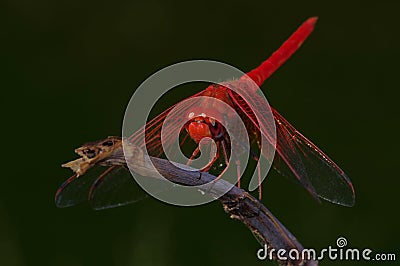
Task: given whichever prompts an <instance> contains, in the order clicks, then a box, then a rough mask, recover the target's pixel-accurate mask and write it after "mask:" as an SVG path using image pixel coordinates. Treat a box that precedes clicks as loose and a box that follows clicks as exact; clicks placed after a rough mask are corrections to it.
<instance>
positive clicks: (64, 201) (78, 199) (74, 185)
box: [55, 166, 114, 208]
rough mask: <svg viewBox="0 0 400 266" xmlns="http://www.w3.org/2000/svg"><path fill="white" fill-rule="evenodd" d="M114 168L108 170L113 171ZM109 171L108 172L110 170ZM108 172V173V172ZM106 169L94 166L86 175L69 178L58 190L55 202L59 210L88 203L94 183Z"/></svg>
mask: <svg viewBox="0 0 400 266" xmlns="http://www.w3.org/2000/svg"><path fill="white" fill-rule="evenodd" d="M113 168H114V166H111V167H109V168H108V169H113ZM108 169H107V170H108ZM107 170H106V171H107ZM104 172H105V170H104V167H101V166H94V167H93V168H92V169H90V170H89V171H88V172H87V173H86V174H85V175H83V176H79V177H77V175H76V174H74V175H73V176H71V177H70V178H68V179H67V180H66V181H65V182H64V183H62V184H61V186H60V187H59V188H58V190H57V192H56V195H55V202H56V205H57V207H58V208H66V207H70V206H74V205H77V204H80V203H82V202H86V201H87V200H88V194H89V190H90V188H91V186H92V184H93V183H94V181H95V180H96V179H97V178H98V176H100V175H101V174H102V173H104Z"/></svg>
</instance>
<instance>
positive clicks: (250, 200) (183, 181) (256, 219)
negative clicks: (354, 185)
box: [106, 146, 318, 265]
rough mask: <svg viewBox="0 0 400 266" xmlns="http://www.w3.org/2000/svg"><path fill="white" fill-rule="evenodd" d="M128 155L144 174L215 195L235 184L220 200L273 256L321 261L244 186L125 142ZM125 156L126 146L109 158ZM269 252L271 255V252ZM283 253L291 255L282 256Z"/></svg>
mask: <svg viewBox="0 0 400 266" xmlns="http://www.w3.org/2000/svg"><path fill="white" fill-rule="evenodd" d="M125 155H126V156H127V157H126V158H130V159H129V161H128V165H129V166H130V167H131V169H134V170H135V171H137V172H139V174H141V175H144V176H149V177H155V178H157V176H160V174H161V175H162V176H163V177H164V178H166V179H168V180H169V181H171V182H174V183H176V184H180V185H186V186H200V185H205V190H204V192H206V193H209V194H211V195H212V196H216V195H221V191H226V190H227V189H226V188H227V187H231V189H230V190H229V191H228V192H227V193H225V194H224V195H223V196H221V197H220V198H218V200H219V201H220V202H221V203H222V205H223V207H224V210H225V212H227V213H228V214H230V217H231V218H233V219H237V220H239V221H241V222H242V223H243V224H244V225H246V226H247V227H248V228H249V230H250V231H251V232H252V233H253V234H254V235H255V237H256V239H257V240H258V241H259V242H260V244H261V245H262V246H264V247H265V245H266V246H267V247H268V249H269V251H272V249H274V250H275V252H273V253H272V255H273V259H275V260H277V261H278V262H279V264H281V265H318V262H317V261H314V260H303V259H301V258H302V257H301V254H302V251H303V249H304V248H303V246H302V245H301V244H300V243H299V242H298V241H297V239H296V238H295V237H294V236H293V235H292V234H291V233H290V232H289V231H288V230H287V229H286V228H285V227H284V226H283V225H282V224H281V223H280V222H279V221H278V219H277V218H275V216H274V215H273V214H272V213H271V212H270V211H269V210H268V209H267V208H266V207H265V206H264V205H263V204H262V203H261V202H260V201H259V200H257V199H256V198H254V197H253V196H252V195H250V194H249V193H247V192H246V191H244V190H243V189H240V188H238V187H236V186H233V187H232V184H230V183H229V182H228V181H226V180H223V179H219V180H218V181H216V182H213V181H215V179H216V177H215V176H213V175H211V174H209V173H207V172H201V173H200V172H198V171H189V170H187V166H184V165H182V167H177V166H176V165H177V164H176V163H174V164H172V163H171V162H169V161H168V160H164V159H160V158H155V157H147V156H144V155H143V153H142V151H141V150H140V149H139V148H136V147H131V148H129V149H128V150H127V147H126V146H125ZM122 157H123V152H122V148H119V149H117V150H115V152H114V153H113V154H112V155H111V156H110V158H109V159H108V160H111V161H112V160H118V161H119V162H120V161H121V158H122ZM106 160H107V159H106ZM150 162H151V163H152V164H151V163H150ZM153 165H154V167H153ZM154 168H155V169H156V170H155V169H154ZM156 172H157V173H156ZM207 185H208V187H207ZM280 249H282V250H285V251H286V253H285V254H280V255H281V258H280V257H279V256H277V251H278V250H280ZM290 250H297V251H298V253H299V254H300V257H299V258H300V259H298V260H296V259H294V260H292V259H289V258H288V257H289V256H288V252H289V251H290ZM265 255H268V256H269V254H265ZM283 256H284V257H287V258H288V259H286V260H285V259H282V257H283Z"/></svg>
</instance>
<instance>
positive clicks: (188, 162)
mask: <svg viewBox="0 0 400 266" xmlns="http://www.w3.org/2000/svg"><path fill="white" fill-rule="evenodd" d="M199 152H200V148H199V146H197V148H196V149H195V150H194V151H193V153H192V156H190V158H189V160H188V161H187V163H186V165H187V166H189V165H190V164H191V163H192V161H193V160H194V158H195V157H196V156H197V154H199Z"/></svg>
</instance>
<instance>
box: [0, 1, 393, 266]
mask: <svg viewBox="0 0 400 266" xmlns="http://www.w3.org/2000/svg"><path fill="white" fill-rule="evenodd" d="M375 2H376V3H375ZM391 2H392V3H391V4H390V3H389V1H388V3H385V1H373V4H368V3H366V2H365V1H330V2H327V1H307V2H305V1H293V2H292V3H288V2H286V1H241V2H232V1H220V2H218V3H214V2H202V1H196V2H193V3H191V4H188V1H181V2H175V3H167V1H165V2H161V1H153V0H150V1H146V3H140V1H120V2H111V1H100V2H99V1H91V2H89V1H50V0H47V1H45V0H39V1H23V0H21V1H14V0H6V1H2V3H1V4H0V38H1V44H0V45H1V51H0V62H1V63H0V67H1V69H0V71H1V81H0V82H1V92H2V96H1V110H2V113H1V114H2V115H1V120H2V121H1V124H2V130H1V131H2V173H1V184H0V265H68V266H69V265H71V266H72V265H77V266H79V265H188V264H191V265H228V264H229V265H265V264H266V262H259V261H258V260H257V259H256V255H255V254H256V250H257V249H258V243H257V242H256V241H255V239H254V238H253V236H252V235H251V233H250V232H249V231H248V230H247V229H246V228H245V227H244V226H243V225H242V224H240V223H239V222H237V221H233V220H231V219H229V217H228V216H227V215H226V214H225V213H224V211H223V210H222V208H221V206H220V204H219V203H217V202H215V203H212V204H208V205H206V206H201V207H196V208H182V207H174V206H170V205H166V204H163V203H161V202H158V201H156V200H153V199H150V200H145V201H141V202H140V203H137V204H134V205H131V206H128V207H124V208H117V209H113V210H108V211H102V212H95V211H92V210H91V209H89V208H88V206H86V205H84V206H80V207H74V208H70V209H57V208H56V207H55V205H54V202H53V197H54V193H55V191H56V189H57V187H58V185H59V184H61V182H63V180H65V179H66V178H67V177H68V176H70V175H71V172H70V171H68V170H66V169H62V168H61V167H60V165H61V164H62V163H64V162H66V161H69V160H71V159H74V158H76V157H75V155H74V153H73V149H74V148H76V147H78V146H79V145H80V144H82V143H84V142H87V141H91V140H97V139H101V138H104V137H106V136H108V135H120V131H121V123H122V118H123V114H124V110H125V107H126V104H127V102H128V100H129V99H130V97H131V95H132V93H133V91H134V89H135V88H136V87H137V86H138V85H139V84H140V83H141V82H142V81H144V80H145V79H146V78H147V77H148V76H149V75H151V74H153V73H154V72H156V71H157V70H159V69H161V68H162V67H165V66H168V65H170V64H173V63H176V62H180V61H183V60H191V59H212V60H218V61H222V62H225V63H228V64H231V65H233V66H236V67H238V68H240V69H242V70H243V71H248V70H250V69H252V68H254V67H255V66H257V65H258V64H259V63H260V62H262V61H263V60H264V59H266V58H267V57H268V56H269V55H270V53H271V52H273V51H274V49H276V48H278V47H279V45H280V44H281V43H282V42H283V41H284V40H285V38H287V37H288V36H289V35H290V34H291V33H292V32H293V31H294V30H295V29H296V28H297V27H298V26H299V25H300V24H301V23H302V22H303V21H304V20H305V19H306V18H308V17H310V16H316V15H317V16H319V17H320V20H319V22H318V24H317V27H316V30H315V32H314V33H313V34H312V36H311V37H310V39H309V40H307V42H306V43H305V45H304V46H303V47H302V48H301V50H300V51H299V52H298V53H297V54H296V55H295V56H293V58H291V59H290V60H289V62H288V63H287V64H285V65H284V66H283V67H282V68H281V69H280V70H279V71H278V72H277V73H276V74H275V75H274V76H273V77H272V78H271V79H270V80H269V81H268V83H267V84H266V85H264V86H263V87H262V88H263V90H264V92H265V93H266V96H267V97H268V99H269V101H270V103H271V104H272V105H273V106H274V107H275V108H276V109H278V110H279V111H280V112H281V113H282V114H283V115H284V116H285V117H286V118H287V119H288V120H289V121H291V122H293V124H294V125H295V126H296V127H297V128H298V129H299V130H300V131H301V132H302V133H304V134H305V135H306V136H308V137H309V138H310V139H312V140H313V141H314V142H315V143H316V144H317V145H318V146H319V147H321V148H322V149H323V150H324V151H326V152H327V153H328V154H329V155H330V156H331V157H332V158H333V159H334V160H335V161H336V162H337V163H338V164H339V165H340V166H341V167H343V169H344V170H345V171H346V172H347V173H348V175H349V176H350V178H351V179H352V181H353V183H354V186H355V189H356V205H355V207H353V208H346V207H340V206H335V205H333V204H329V203H325V202H324V203H323V204H322V205H318V204H317V203H316V202H314V201H313V200H312V199H311V197H309V195H308V194H307V193H306V192H305V191H304V190H303V189H301V188H300V187H298V186H295V185H292V183H291V182H290V181H288V180H287V179H285V178H283V177H281V176H279V175H278V174H276V173H271V174H270V176H269V178H268V180H267V182H266V183H265V184H264V191H265V193H264V203H265V204H266V206H267V207H268V208H269V209H270V210H271V211H272V212H273V213H274V214H275V215H276V216H277V217H278V218H279V219H280V220H281V221H282V223H283V224H285V225H286V226H287V228H289V230H290V231H291V232H292V233H293V234H294V235H296V237H297V238H298V239H299V240H300V242H301V243H302V244H303V245H304V246H306V247H313V248H317V249H320V248H324V247H327V246H328V245H332V246H335V241H336V239H337V237H339V236H345V237H346V238H347V239H348V242H349V246H350V247H359V248H366V247H368V248H371V249H373V250H374V251H375V252H386V253H393V252H395V253H397V256H399V253H398V250H399V246H400V245H399V237H400V234H399V230H400V229H399V219H398V218H397V216H398V210H399V209H398V205H397V203H398V202H399V200H398V194H399V193H398V190H399V185H400V182H399V173H398V166H399V153H398V147H399V145H398V134H399V129H400V127H399V123H398V115H399V112H398V111H397V110H398V109H397V108H398V96H399V93H398V91H399V86H398V83H399V82H398V80H399V79H398V77H399V59H400V58H399V51H400V49H399V47H400V46H399V45H400V43H399V34H398V33H399V29H398V28H399V22H398V21H399V20H398V16H399V15H398V11H399V7H400V6H399V5H396V4H393V3H395V2H396V1H391ZM191 93H192V92H188V93H187V95H190V94H191ZM193 93H194V91H193ZM184 96H186V95H180V96H179V95H178V96H177V97H184ZM177 97H175V98H172V99H171V100H174V101H175V100H176V99H177ZM172 103H173V101H171V104H172ZM336 263H337V262H336ZM333 264H334V263H333V262H330V261H324V262H323V263H321V265H333ZM341 264H344V263H341ZM346 264H347V265H351V264H354V263H353V262H349V263H346ZM384 264H385V263H379V265H384ZM394 264H395V263H391V265H394Z"/></svg>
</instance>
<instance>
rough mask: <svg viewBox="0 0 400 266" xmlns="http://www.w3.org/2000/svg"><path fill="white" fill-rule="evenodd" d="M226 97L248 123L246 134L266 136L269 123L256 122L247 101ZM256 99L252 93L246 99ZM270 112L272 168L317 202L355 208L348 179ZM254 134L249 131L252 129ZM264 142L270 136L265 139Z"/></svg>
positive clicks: (301, 136)
mask: <svg viewBox="0 0 400 266" xmlns="http://www.w3.org/2000/svg"><path fill="white" fill-rule="evenodd" d="M229 95H230V97H231V98H232V101H233V102H234V103H235V105H236V106H237V108H238V109H239V110H241V111H242V112H243V113H244V114H245V115H246V117H247V119H248V121H250V124H251V125H249V129H250V132H249V135H252V134H253V135H254V134H255V135H257V134H264V135H266V134H269V133H268V132H269V131H270V128H272V127H271V125H268V121H257V118H256V116H255V115H254V113H253V111H252V110H251V108H250V107H249V105H248V104H247V102H246V101H245V100H244V99H243V98H242V97H240V96H239V95H238V94H236V93H235V92H233V91H229ZM248 98H249V99H252V100H253V101H254V103H253V106H257V102H258V101H257V98H256V97H253V96H252V95H251V94H248V95H246V99H248ZM271 109H272V113H273V116H274V120H275V127H276V138H277V140H276V141H277V143H276V154H275V160H274V167H275V168H276V169H277V170H278V171H279V172H280V173H282V174H283V175H286V176H294V177H295V178H296V179H297V180H298V181H299V182H300V183H301V184H302V186H303V187H304V188H305V189H306V190H307V191H308V192H309V193H310V194H311V195H312V196H313V197H314V198H316V199H318V197H320V198H323V199H325V200H328V201H331V202H333V203H336V204H340V205H344V206H353V205H354V199H355V196H354V189H353V185H352V183H351V181H350V179H349V178H348V177H347V175H346V174H345V173H344V172H343V170H342V169H340V168H339V166H337V165H336V164H335V163H334V162H333V161H332V160H331V159H330V158H329V157H328V156H327V155H326V154H325V153H323V152H322V151H321V150H320V149H319V148H318V147H317V146H315V145H314V144H313V143H312V142H311V141H310V140H308V139H307V138H306V137H304V136H303V135H302V134H301V133H300V132H298V131H297V130H296V129H295V128H294V127H293V126H292V125H291V124H290V123H289V122H288V121H286V119H285V118H283V117H282V116H281V115H280V114H279V113H278V112H277V111H276V110H275V109H273V108H271ZM252 129H253V130H255V131H257V133H255V132H251V130H252ZM265 137H266V139H267V140H269V139H270V136H265Z"/></svg>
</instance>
